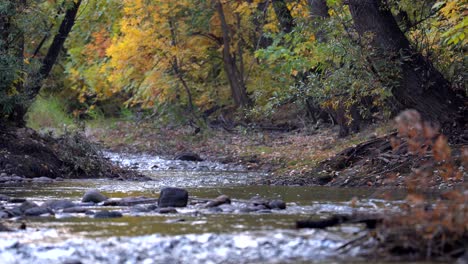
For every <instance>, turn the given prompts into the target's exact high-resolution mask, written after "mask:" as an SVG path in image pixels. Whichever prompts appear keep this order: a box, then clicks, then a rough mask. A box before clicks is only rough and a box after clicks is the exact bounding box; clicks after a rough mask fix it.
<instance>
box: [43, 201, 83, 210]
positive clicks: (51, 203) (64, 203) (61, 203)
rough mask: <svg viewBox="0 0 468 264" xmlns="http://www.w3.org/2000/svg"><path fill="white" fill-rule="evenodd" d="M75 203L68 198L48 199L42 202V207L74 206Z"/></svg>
mask: <svg viewBox="0 0 468 264" xmlns="http://www.w3.org/2000/svg"><path fill="white" fill-rule="evenodd" d="M75 206H76V205H75V203H73V202H72V201H70V200H50V201H46V202H45V203H44V204H42V207H48V208H50V209H53V210H58V209H65V208H70V207H75Z"/></svg>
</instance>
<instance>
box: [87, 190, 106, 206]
mask: <svg viewBox="0 0 468 264" xmlns="http://www.w3.org/2000/svg"><path fill="white" fill-rule="evenodd" d="M105 200H107V197H106V196H104V195H103V194H102V193H100V192H99V191H98V190H89V191H87V192H86V193H85V194H84V196H83V199H81V201H82V202H84V203H86V202H93V203H100V202H103V201H105Z"/></svg>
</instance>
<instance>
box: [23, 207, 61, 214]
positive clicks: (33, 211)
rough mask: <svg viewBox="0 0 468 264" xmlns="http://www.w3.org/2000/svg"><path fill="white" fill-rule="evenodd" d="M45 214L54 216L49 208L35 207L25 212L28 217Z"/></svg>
mask: <svg viewBox="0 0 468 264" xmlns="http://www.w3.org/2000/svg"><path fill="white" fill-rule="evenodd" d="M44 214H54V212H53V211H52V210H51V209H50V208H47V207H34V208H29V209H28V210H26V211H25V212H24V215H26V216H40V215H44Z"/></svg>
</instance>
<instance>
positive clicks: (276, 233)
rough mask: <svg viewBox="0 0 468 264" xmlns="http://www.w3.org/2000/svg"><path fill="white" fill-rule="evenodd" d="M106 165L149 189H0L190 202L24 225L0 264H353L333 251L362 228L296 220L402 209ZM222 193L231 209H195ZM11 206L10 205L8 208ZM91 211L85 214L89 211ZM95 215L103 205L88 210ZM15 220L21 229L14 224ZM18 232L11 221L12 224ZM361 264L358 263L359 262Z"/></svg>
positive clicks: (73, 184)
mask: <svg viewBox="0 0 468 264" xmlns="http://www.w3.org/2000/svg"><path fill="white" fill-rule="evenodd" d="M107 155H108V156H109V158H111V159H112V160H114V161H115V162H119V163H120V164H122V165H124V166H130V167H133V168H135V169H138V170H140V171H141V172H142V173H144V174H146V175H148V176H150V177H151V178H152V180H151V181H148V182H125V181H116V180H105V179H100V180H64V181H56V182H53V183H44V184H38V183H27V184H22V185H14V186H3V187H0V188H1V189H0V190H1V194H4V195H8V196H10V197H15V198H27V199H28V200H31V201H34V202H37V203H38V204H40V203H41V202H44V201H47V200H51V199H70V200H73V201H75V202H77V203H79V201H80V199H81V197H82V196H83V194H84V192H85V191H87V190H89V189H98V190H100V191H101V192H102V193H103V194H105V195H106V196H108V197H111V198H123V197H137V196H145V197H149V198H157V197H158V196H159V190H160V189H161V188H162V187H165V186H173V187H180V188H185V189H187V190H188V192H189V194H190V201H192V203H191V204H190V205H189V206H188V207H187V208H183V209H178V213H173V214H158V213H156V212H147V211H144V212H143V211H141V210H137V209H138V206H121V207H119V206H113V207H108V206H106V207H105V209H106V210H108V209H111V210H116V211H120V212H122V214H123V217H121V218H112V219H96V218H93V217H92V216H89V215H86V214H67V213H56V214H55V215H51V216H42V217H36V218H28V219H16V222H17V223H18V224H19V223H21V222H25V223H26V225H27V227H28V228H27V230H23V231H17V232H6V233H5V232H4V233H0V263H35V264H37V263H47V264H51V263H302V262H307V263H309V262H323V263H329V262H331V261H342V262H344V261H345V259H344V258H346V260H349V258H350V257H353V256H355V255H356V254H357V253H359V249H355V250H353V251H349V252H346V254H339V253H340V252H338V251H337V249H338V248H339V247H340V246H341V245H343V244H344V243H346V242H348V241H349V240H352V239H353V238H355V237H357V236H359V235H360V234H361V233H362V232H363V227H361V226H357V225H345V226H343V227H339V228H330V229H327V230H297V229H295V228H294V225H295V221H296V220H304V219H321V218H324V217H327V216H329V215H331V214H351V213H353V212H359V211H363V212H384V211H385V210H397V206H398V204H399V200H397V198H399V197H401V194H400V195H398V194H396V195H394V198H395V200H394V201H391V202H388V201H385V200H382V199H379V197H378V196H377V195H376V194H375V192H374V191H373V190H370V189H358V188H352V189H342V188H341V189H339V188H330V187H310V186H309V187H305V186H262V185H256V184H255V183H256V182H257V181H258V179H259V178H261V177H268V175H267V174H261V173H248V172H245V171H242V168H240V167H236V166H227V165H222V164H217V163H211V162H200V163H195V162H185V161H171V160H165V159H162V158H159V157H151V156H138V155H124V156H122V155H117V154H112V153H107ZM220 194H226V195H228V196H230V197H231V199H232V205H225V206H221V209H222V210H208V209H204V208H202V207H200V206H199V205H197V204H196V202H197V201H200V200H204V199H213V198H215V197H217V196H219V195H220ZM254 196H256V197H262V198H266V199H281V200H284V201H285V202H286V204H287V208H286V209H285V210H261V211H257V212H248V213H247V212H244V211H242V210H239V208H243V207H245V205H246V204H247V203H248V200H249V199H250V198H252V197H254ZM4 206H6V207H8V206H11V205H8V204H5V205H4ZM88 206H89V205H88ZM89 209H90V210H94V211H99V210H102V209H103V206H89ZM13 221H15V220H13ZM14 223H15V222H14ZM356 260H357V259H356Z"/></svg>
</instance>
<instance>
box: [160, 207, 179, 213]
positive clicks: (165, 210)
mask: <svg viewBox="0 0 468 264" xmlns="http://www.w3.org/2000/svg"><path fill="white" fill-rule="evenodd" d="M156 212H157V213H160V214H177V210H176V209H175V208H172V207H165V208H159V209H157V210H156Z"/></svg>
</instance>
